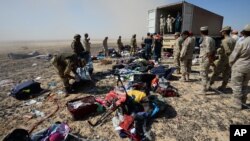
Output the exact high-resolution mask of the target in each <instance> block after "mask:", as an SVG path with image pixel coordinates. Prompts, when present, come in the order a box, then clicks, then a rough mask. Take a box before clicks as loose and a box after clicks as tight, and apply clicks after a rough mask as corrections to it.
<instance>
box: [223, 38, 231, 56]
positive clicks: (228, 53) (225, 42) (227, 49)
mask: <svg viewBox="0 0 250 141" xmlns="http://www.w3.org/2000/svg"><path fill="white" fill-rule="evenodd" d="M222 46H223V48H224V50H225V53H226V54H227V55H230V54H231V49H230V47H229V45H228V43H227V41H226V40H222Z"/></svg>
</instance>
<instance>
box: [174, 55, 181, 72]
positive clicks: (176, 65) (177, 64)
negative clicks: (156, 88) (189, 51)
mask: <svg viewBox="0 0 250 141" xmlns="http://www.w3.org/2000/svg"><path fill="white" fill-rule="evenodd" d="M174 66H175V67H177V71H178V72H180V67H181V63H180V53H175V54H174Z"/></svg>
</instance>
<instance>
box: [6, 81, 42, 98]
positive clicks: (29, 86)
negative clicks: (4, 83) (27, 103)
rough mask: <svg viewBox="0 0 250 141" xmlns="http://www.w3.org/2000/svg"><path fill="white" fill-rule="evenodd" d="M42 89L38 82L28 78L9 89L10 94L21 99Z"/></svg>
mask: <svg viewBox="0 0 250 141" xmlns="http://www.w3.org/2000/svg"><path fill="white" fill-rule="evenodd" d="M42 90H43V89H42V88H41V86H40V83H38V82H35V81H34V80H28V81H25V82H23V83H21V84H18V85H17V86H15V87H14V88H13V89H12V90H11V94H10V95H11V96H13V97H15V98H16V99H19V100H23V99H27V98H30V97H32V96H34V95H35V94H38V93H40V92H41V91H42Z"/></svg>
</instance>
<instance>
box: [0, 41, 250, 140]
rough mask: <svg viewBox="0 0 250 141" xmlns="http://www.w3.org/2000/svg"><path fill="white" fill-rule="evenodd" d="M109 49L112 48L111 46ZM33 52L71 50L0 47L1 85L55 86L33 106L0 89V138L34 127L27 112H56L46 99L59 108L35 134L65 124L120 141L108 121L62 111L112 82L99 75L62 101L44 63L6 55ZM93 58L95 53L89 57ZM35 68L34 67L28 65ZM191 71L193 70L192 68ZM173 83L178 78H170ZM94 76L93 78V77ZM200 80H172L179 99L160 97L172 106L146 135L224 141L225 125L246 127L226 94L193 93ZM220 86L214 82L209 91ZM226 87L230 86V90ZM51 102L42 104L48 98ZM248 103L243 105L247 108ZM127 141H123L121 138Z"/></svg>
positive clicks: (248, 117)
mask: <svg viewBox="0 0 250 141" xmlns="http://www.w3.org/2000/svg"><path fill="white" fill-rule="evenodd" d="M111 46H112V45H111ZM92 47H93V48H92V51H93V52H95V53H96V52H98V50H100V47H101V45H100V44H94V45H92ZM34 50H37V51H39V52H41V53H58V52H65V51H66V52H68V51H70V48H69V45H68V44H60V45H51V46H39V45H36V46H27V45H26V46H21V45H20V46H19V47H17V46H13V47H11V46H9V47H7V48H6V47H5V48H4V47H1V48H0V69H1V70H0V81H1V80H5V79H11V80H13V81H14V83H15V84H17V83H20V82H22V81H25V80H29V79H35V78H36V77H41V79H40V80H38V81H39V82H40V83H41V84H42V87H43V88H46V89H47V88H48V83H49V82H56V87H53V88H51V87H50V88H49V89H50V90H51V91H50V92H48V93H45V94H43V95H41V96H39V97H37V98H34V99H36V100H40V101H41V102H42V104H38V105H37V104H33V105H30V106H25V105H24V102H25V101H18V100H16V99H14V98H12V97H10V96H8V93H9V91H10V89H11V85H9V86H4V87H0V112H1V113H0V139H2V138H3V137H4V136H5V135H6V134H7V133H8V132H10V131H11V130H12V129H14V128H18V127H22V128H27V129H29V128H31V127H32V125H34V123H36V122H37V121H39V119H40V117H33V118H31V119H28V118H27V117H25V116H26V115H30V114H31V110H34V109H36V110H39V111H42V112H44V113H45V115H48V114H50V113H51V112H52V111H54V110H55V109H56V104H55V103H53V101H52V100H51V99H58V103H59V105H60V108H59V111H58V112H56V114H55V115H54V116H52V117H51V118H48V119H46V120H45V121H44V122H43V123H42V124H40V125H39V126H38V127H37V129H35V131H34V132H36V131H39V130H40V129H43V128H46V127H48V126H49V125H51V124H52V123H54V122H56V121H62V122H67V123H68V124H69V126H70V127H71V129H72V133H75V134H79V135H81V136H82V137H84V138H86V139H88V140H112V141H119V140H122V139H120V137H119V136H118V134H117V133H116V132H115V131H114V129H113V126H112V123H111V121H110V120H109V121H107V122H106V123H105V124H103V125H102V126H98V127H96V128H91V127H90V126H89V125H88V123H87V120H86V119H85V120H81V121H74V120H72V118H71V115H70V114H69V112H68V110H67V109H66V106H65V104H66V102H67V101H69V100H72V99H74V98H78V97H83V96H87V95H95V96H97V95H98V96H102V95H105V94H106V93H107V92H108V91H109V90H110V89H112V87H113V86H114V85H115V80H114V79H112V78H111V79H110V78H106V77H104V76H103V75H101V76H99V78H101V79H99V81H97V82H96V85H95V86H93V85H91V84H86V85H84V86H83V90H82V92H80V93H77V94H72V95H70V96H69V97H67V98H64V95H62V94H57V91H58V90H62V88H61V87H62V82H61V81H60V78H59V77H58V75H57V73H56V70H55V69H54V68H53V67H52V66H51V64H50V63H49V62H48V61H45V60H39V59H21V60H10V59H8V58H7V53H9V52H13V53H17V52H19V53H20V52H22V53H28V52H31V51H34ZM93 54H94V53H93ZM34 63H36V64H37V65H36V66H32V64H34ZM163 63H165V64H170V65H171V64H172V60H171V59H166V58H165V59H163ZM111 67H112V64H111V65H101V64H100V62H95V63H94V69H95V71H94V73H95V74H96V73H98V72H103V71H106V70H108V69H111ZM192 69H193V70H196V71H197V70H198V67H197V66H193V68H192ZM175 76H176V77H177V78H178V77H180V76H179V75H175ZM96 77H97V76H96ZM198 78H199V76H198V73H197V72H194V73H192V74H191V79H192V81H191V82H186V83H184V82H179V81H177V80H173V81H171V84H172V85H173V86H174V87H176V88H178V89H179V92H180V94H181V96H180V97H172V98H165V100H166V102H167V103H168V104H169V105H171V107H172V109H171V110H167V111H166V112H165V113H164V114H163V116H162V117H160V118H157V119H156V120H155V121H154V123H153V125H152V127H151V131H152V132H153V134H154V136H155V140H157V141H166V140H168V141H175V140H177V141H227V140H229V125H231V124H250V112H249V110H243V111H237V110H235V109H233V108H231V107H230V106H231V103H230V102H231V100H230V96H231V94H230V93H231V92H230V89H229V93H228V94H226V95H220V94H218V93H215V92H211V93H209V94H197V91H199V90H200V89H201V85H200V81H199V79H198ZM218 85H219V84H218V83H216V84H215V85H214V88H216V87H217V86H218ZM228 87H230V84H229V86H228ZM49 94H50V95H52V96H51V98H50V99H49V98H47V99H44V100H43V99H42V98H44V97H46V96H47V95H49ZM249 102H250V101H249V99H248V103H249ZM98 117H99V116H98V115H97V116H93V117H92V119H91V120H93V121H95V120H96V119H97V118H98ZM125 140H126V139H125Z"/></svg>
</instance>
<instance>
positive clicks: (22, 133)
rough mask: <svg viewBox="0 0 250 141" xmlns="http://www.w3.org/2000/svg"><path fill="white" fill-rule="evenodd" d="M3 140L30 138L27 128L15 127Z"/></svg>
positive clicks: (25, 140) (23, 140) (15, 140)
mask: <svg viewBox="0 0 250 141" xmlns="http://www.w3.org/2000/svg"><path fill="white" fill-rule="evenodd" d="M3 141H31V139H30V136H29V133H28V131H27V130H24V129H15V130H13V131H12V132H11V133H10V134H8V135H7V136H6V137H5V138H4V139H3Z"/></svg>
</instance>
